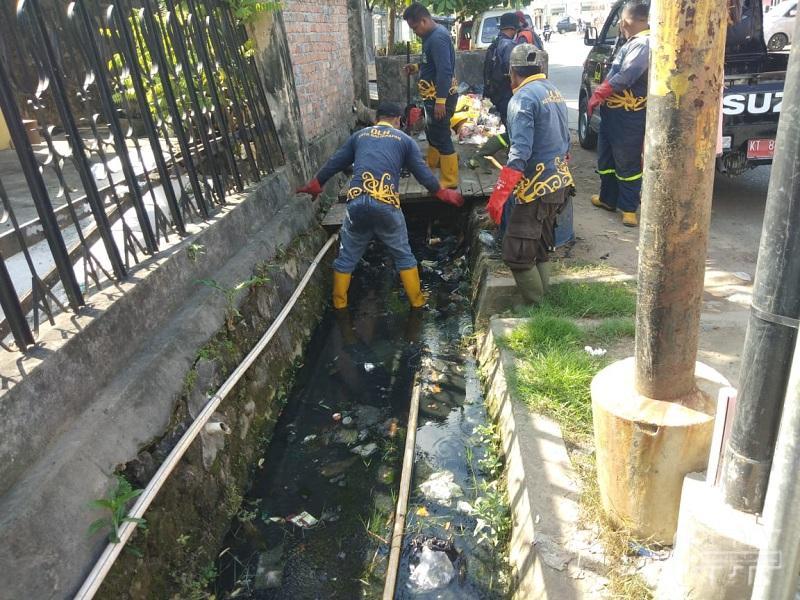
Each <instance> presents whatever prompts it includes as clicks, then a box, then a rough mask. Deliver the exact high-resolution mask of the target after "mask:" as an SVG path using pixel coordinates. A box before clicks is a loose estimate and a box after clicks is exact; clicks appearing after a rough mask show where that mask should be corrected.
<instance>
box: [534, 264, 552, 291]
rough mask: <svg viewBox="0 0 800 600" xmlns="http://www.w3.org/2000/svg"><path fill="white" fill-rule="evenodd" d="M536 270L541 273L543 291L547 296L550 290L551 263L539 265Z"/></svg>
mask: <svg viewBox="0 0 800 600" xmlns="http://www.w3.org/2000/svg"><path fill="white" fill-rule="evenodd" d="M536 270H537V271H539V278H540V279H541V280H542V290H544V293H545V294H546V293H547V292H548V291H549V290H550V263H549V262H541V263H537V264H536Z"/></svg>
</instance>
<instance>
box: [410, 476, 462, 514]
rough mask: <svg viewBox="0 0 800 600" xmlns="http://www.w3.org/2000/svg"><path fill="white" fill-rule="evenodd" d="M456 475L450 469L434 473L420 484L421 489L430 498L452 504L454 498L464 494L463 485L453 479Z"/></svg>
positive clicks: (444, 503)
mask: <svg viewBox="0 0 800 600" xmlns="http://www.w3.org/2000/svg"><path fill="white" fill-rule="evenodd" d="M453 478H454V475H453V474H452V473H451V472H450V471H439V472H438V473H434V474H433V475H431V476H430V477H428V480H427V481H426V482H425V483H423V484H422V485H420V486H419V489H420V491H421V492H422V493H423V494H424V495H425V497H426V498H428V499H429V500H433V501H434V502H438V503H440V504H443V505H445V506H450V502H451V501H452V499H453V498H459V497H461V496H463V495H464V492H463V491H462V490H461V487H459V485H458V484H457V483H455V482H454V481H453Z"/></svg>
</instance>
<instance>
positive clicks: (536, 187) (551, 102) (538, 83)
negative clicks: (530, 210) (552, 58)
mask: <svg viewBox="0 0 800 600" xmlns="http://www.w3.org/2000/svg"><path fill="white" fill-rule="evenodd" d="M508 130H509V135H510V141H511V143H510V148H509V151H508V162H507V163H506V164H507V165H508V166H509V167H511V168H512V169H516V170H517V171H522V172H523V174H524V177H523V179H522V181H521V182H520V184H519V185H518V186H517V188H516V189H515V190H514V195H515V197H516V198H517V201H518V202H531V201H532V200H534V199H535V198H537V197H539V196H543V195H545V194H549V193H551V192H555V191H556V190H558V189H560V188H563V187H567V186H569V185H573V180H572V175H571V174H570V172H569V167H568V166H567V160H566V156H567V153H568V152H569V141H570V138H569V120H568V118H567V104H566V102H565V101H564V97H563V96H562V95H561V92H559V91H558V89H557V88H556V87H555V86H554V85H553V84H552V83H551V82H550V81H549V80H547V79H546V78H545V75H544V74H539V75H533V76H532V77H528V78H527V79H526V80H525V81H523V82H522V84H521V85H520V86H519V87H518V88H517V89H516V90H514V96H513V97H512V98H511V102H509V104H508Z"/></svg>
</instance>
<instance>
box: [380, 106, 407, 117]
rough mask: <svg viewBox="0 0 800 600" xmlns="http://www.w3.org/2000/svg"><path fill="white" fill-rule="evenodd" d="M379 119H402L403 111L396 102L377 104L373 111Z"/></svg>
mask: <svg viewBox="0 0 800 600" xmlns="http://www.w3.org/2000/svg"><path fill="white" fill-rule="evenodd" d="M375 112H376V114H377V115H378V116H379V117H402V116H403V109H402V108H401V107H400V105H399V104H398V103H397V102H379V103H378V109H377V110H376V111H375Z"/></svg>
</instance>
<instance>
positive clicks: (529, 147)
mask: <svg viewBox="0 0 800 600" xmlns="http://www.w3.org/2000/svg"><path fill="white" fill-rule="evenodd" d="M537 58H538V57H537V49H536V47H535V46H534V45H532V44H520V45H518V46H516V47H515V48H514V50H512V52H511V60H510V63H511V85H512V86H513V89H514V96H513V97H512V98H511V101H510V102H509V104H508V131H509V135H510V148H509V150H508V162H507V163H506V166H504V167H503V169H502V170H501V171H500V175H499V177H498V179H497V183H496V184H495V186H494V191H493V192H492V195H491V197H490V198H489V203H488V204H487V206H486V208H487V210H488V212H489V215H490V216H491V218H492V220H493V221H494V222H495V223H498V224H501V225H502V226H504V228H505V235H504V236H503V262H505V263H506V264H507V265H508V267H509V268H510V269H511V272H512V274H513V275H514V280H515V281H516V284H517V289H519V291H520V293H521V295H522V298H523V300H524V301H525V302H526V303H528V304H535V303H537V302H539V301H540V300H541V299H542V297H543V296H544V294H545V292H546V291H547V287H548V284H549V281H550V270H549V263H548V256H547V255H548V251H549V249H550V248H552V247H553V246H554V229H555V222H556V217H557V216H558V213H559V212H560V210H561V208H562V207H563V206H564V203H565V202H566V199H567V194H572V193H574V184H573V180H572V174H571V173H570V171H569V166H568V165H567V153H568V152H569V141H570V137H569V125H568V118H567V105H566V102H565V101H564V97H563V96H562V95H561V92H559V91H558V89H557V88H556V87H555V86H554V85H553V84H552V83H551V82H550V81H549V80H547V79H546V77H545V75H544V73H542V72H541V67H540V66H539V65H538V64H537V62H538V61H537Z"/></svg>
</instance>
